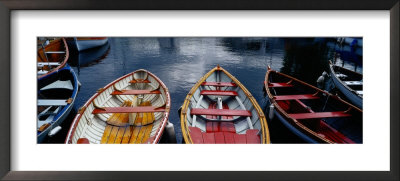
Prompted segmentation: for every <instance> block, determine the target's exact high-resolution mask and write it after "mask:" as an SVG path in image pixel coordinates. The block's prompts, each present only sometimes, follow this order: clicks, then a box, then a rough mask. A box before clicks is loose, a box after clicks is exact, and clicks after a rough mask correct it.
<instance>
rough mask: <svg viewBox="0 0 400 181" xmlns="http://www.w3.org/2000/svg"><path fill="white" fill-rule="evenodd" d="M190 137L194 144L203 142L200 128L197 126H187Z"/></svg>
mask: <svg viewBox="0 0 400 181" xmlns="http://www.w3.org/2000/svg"><path fill="white" fill-rule="evenodd" d="M189 131H190V137H191V138H192V142H193V143H196V144H201V143H203V135H202V133H201V130H200V128H197V127H189Z"/></svg>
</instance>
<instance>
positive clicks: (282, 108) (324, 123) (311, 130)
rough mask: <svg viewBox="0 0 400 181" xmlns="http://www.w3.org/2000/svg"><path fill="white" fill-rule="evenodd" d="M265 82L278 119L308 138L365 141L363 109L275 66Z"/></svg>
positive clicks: (329, 140)
mask: <svg viewBox="0 0 400 181" xmlns="http://www.w3.org/2000/svg"><path fill="white" fill-rule="evenodd" d="M265 82H266V84H265V89H266V92H267V94H268V98H269V103H270V104H273V108H274V111H275V113H276V115H277V116H278V119H280V120H281V121H282V122H284V124H285V125H286V126H287V127H288V128H289V129H291V130H292V131H293V132H294V133H295V134H297V135H298V136H300V137H301V138H303V139H304V140H306V141H309V142H322V143H362V127H363V123H362V110H360V109H359V108H357V107H355V106H353V105H351V104H349V103H347V102H345V101H343V100H342V99H340V98H339V97H337V96H335V95H332V94H330V93H328V92H325V91H323V90H321V89H318V88H316V87H314V86H312V85H310V84H307V83H305V82H303V81H300V80H298V79H295V78H293V77H291V76H288V75H286V74H283V73H280V72H277V71H274V70H271V69H269V70H268V72H267V74H266V77H265ZM270 111H271V110H270ZM269 114H271V113H269Z"/></svg>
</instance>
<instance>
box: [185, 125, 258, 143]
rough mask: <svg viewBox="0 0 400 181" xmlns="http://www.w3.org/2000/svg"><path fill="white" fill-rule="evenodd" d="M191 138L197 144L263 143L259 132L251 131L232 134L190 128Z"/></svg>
mask: <svg viewBox="0 0 400 181" xmlns="http://www.w3.org/2000/svg"><path fill="white" fill-rule="evenodd" d="M189 131H190V137H191V139H192V142H193V143H195V144H255V143H261V139H260V136H259V135H258V134H257V133H258V132H259V130H257V129H249V130H247V131H246V133H245V134H237V133H232V132H212V133H210V132H202V131H201V130H200V128H197V127H189Z"/></svg>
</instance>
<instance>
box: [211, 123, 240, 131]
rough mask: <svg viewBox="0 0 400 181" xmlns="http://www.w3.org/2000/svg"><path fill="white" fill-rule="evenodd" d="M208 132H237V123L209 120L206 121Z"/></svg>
mask: <svg viewBox="0 0 400 181" xmlns="http://www.w3.org/2000/svg"><path fill="white" fill-rule="evenodd" d="M206 131H207V133H211V132H231V133H236V130H235V125H234V124H233V123H232V122H216V121H209V122H207V123H206Z"/></svg>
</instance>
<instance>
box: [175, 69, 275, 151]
mask: <svg viewBox="0 0 400 181" xmlns="http://www.w3.org/2000/svg"><path fill="white" fill-rule="evenodd" d="M180 117H181V127H182V133H183V138H184V141H185V143H195V144H197V143H200V144H201V143H205V144H213V143H217V144H238V143H239V144H246V143H247V144H252V143H269V142H270V140H269V131H268V126H267V122H266V119H265V116H264V114H263V112H262V110H261V108H260V107H259V105H258V103H257V102H256V100H255V99H254V97H253V96H252V95H251V93H250V92H249V91H248V90H247V89H246V88H245V87H244V86H243V85H242V84H241V83H240V82H239V81H238V80H237V79H236V78H235V77H233V76H232V75H231V74H230V73H229V72H227V71H226V70H225V69H223V68H221V67H220V66H219V65H218V66H217V67H215V68H213V69H212V70H211V71H210V72H208V73H207V74H206V75H204V76H203V77H202V78H201V79H200V80H199V81H198V82H197V83H196V84H195V85H194V86H193V88H192V89H191V90H190V92H189V94H188V95H187V97H186V99H185V101H184V103H183V106H182V110H181V113H180Z"/></svg>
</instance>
